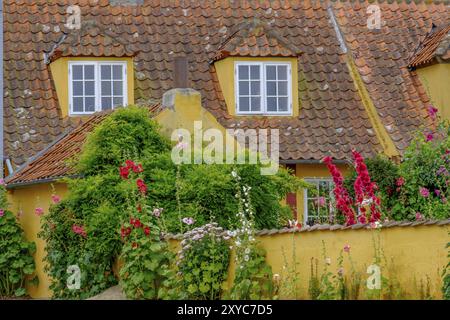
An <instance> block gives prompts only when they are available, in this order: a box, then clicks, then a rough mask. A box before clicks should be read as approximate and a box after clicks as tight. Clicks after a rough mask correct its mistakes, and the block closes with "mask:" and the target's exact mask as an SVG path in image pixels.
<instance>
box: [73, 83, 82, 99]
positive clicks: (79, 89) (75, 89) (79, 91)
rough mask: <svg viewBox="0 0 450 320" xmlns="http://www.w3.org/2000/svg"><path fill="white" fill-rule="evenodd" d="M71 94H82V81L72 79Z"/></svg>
mask: <svg viewBox="0 0 450 320" xmlns="http://www.w3.org/2000/svg"><path fill="white" fill-rule="evenodd" d="M72 94H73V95H74V96H82V95H83V81H73V82H72Z"/></svg>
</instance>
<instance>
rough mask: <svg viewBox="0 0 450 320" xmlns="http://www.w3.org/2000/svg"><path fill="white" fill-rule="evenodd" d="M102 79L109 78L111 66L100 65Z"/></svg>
mask: <svg viewBox="0 0 450 320" xmlns="http://www.w3.org/2000/svg"><path fill="white" fill-rule="evenodd" d="M101 74H102V75H101V77H102V80H109V79H111V66H101Z"/></svg>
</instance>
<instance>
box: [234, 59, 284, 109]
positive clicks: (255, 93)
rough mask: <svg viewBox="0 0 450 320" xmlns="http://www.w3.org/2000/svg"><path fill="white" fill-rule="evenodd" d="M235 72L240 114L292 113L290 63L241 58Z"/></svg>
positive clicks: (237, 106)
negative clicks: (244, 59) (242, 59)
mask: <svg viewBox="0 0 450 320" xmlns="http://www.w3.org/2000/svg"><path fill="white" fill-rule="evenodd" d="M235 75H236V76H235V82H236V83H235V92H236V113H237V114H241V115H245V114H263V115H290V114H292V86H291V64H290V63H282V62H250V61H242V62H241V61H240V62H236V63H235Z"/></svg>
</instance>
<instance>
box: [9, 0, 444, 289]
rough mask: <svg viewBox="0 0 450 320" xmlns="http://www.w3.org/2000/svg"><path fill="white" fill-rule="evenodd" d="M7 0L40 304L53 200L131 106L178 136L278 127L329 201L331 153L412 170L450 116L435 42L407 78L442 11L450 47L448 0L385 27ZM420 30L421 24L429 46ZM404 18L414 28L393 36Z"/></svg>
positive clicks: (263, 12) (231, 9)
mask: <svg viewBox="0 0 450 320" xmlns="http://www.w3.org/2000/svg"><path fill="white" fill-rule="evenodd" d="M5 2H6V4H5V7H4V15H5V17H6V18H5V49H4V50H5V61H4V63H5V96H4V108H5V121H4V130H3V132H4V141H5V148H4V159H5V167H7V169H8V170H7V172H6V173H7V175H8V177H7V180H6V181H7V184H8V185H7V187H8V189H9V191H10V192H9V195H10V200H11V203H12V209H13V211H14V212H16V213H17V214H18V216H20V221H21V223H22V225H23V227H24V229H25V233H26V235H27V237H28V238H29V239H30V240H33V241H36V243H37V253H36V261H37V262H38V263H37V273H38V276H39V279H40V285H39V286H38V287H33V288H30V290H29V292H30V294H31V295H32V296H33V297H49V296H50V295H51V293H50V292H49V290H48V284H49V280H48V278H47V277H46V275H45V273H44V271H43V265H42V263H41V261H42V257H43V256H44V254H45V252H44V244H43V243H42V241H41V240H39V239H38V238H37V232H38V230H39V228H40V221H39V219H38V217H36V216H35V215H34V209H35V208H36V207H42V208H43V209H44V211H45V210H47V209H48V206H49V203H50V201H51V200H50V198H51V195H52V194H53V193H56V194H58V195H60V196H64V194H65V193H66V192H67V188H66V186H65V184H64V183H62V182H61V181H60V180H61V178H63V177H67V176H70V175H72V174H75V173H74V172H72V171H71V168H70V166H69V165H68V162H67V161H68V160H69V159H70V158H71V157H72V156H73V155H75V154H77V153H78V152H79V151H80V149H81V147H82V145H83V142H84V140H85V138H86V135H87V134H88V133H89V132H90V131H91V130H92V129H93V128H94V127H95V125H96V124H98V123H99V122H100V121H101V120H102V119H103V118H104V117H105V116H107V114H108V113H109V112H110V110H113V109H114V108H115V107H117V106H126V105H129V104H138V105H143V106H147V107H149V108H150V110H151V112H152V115H153V116H154V117H155V119H156V120H157V121H158V122H160V123H161V125H162V127H163V131H164V132H165V133H166V134H168V135H170V134H171V132H172V131H173V130H174V129H178V128H185V129H188V130H190V131H192V130H193V128H194V121H201V122H202V124H203V128H204V129H208V128H215V129H219V130H220V131H221V132H224V133H225V132H227V133H226V134H229V132H230V131H229V130H232V131H235V130H239V129H240V130H255V131H257V132H259V131H260V130H269V131H270V132H274V131H271V130H276V131H277V134H278V137H279V140H278V142H279V157H278V160H279V162H280V164H281V165H283V166H287V167H289V168H291V169H292V170H293V172H294V174H296V175H297V176H299V177H301V178H304V179H306V180H307V181H309V182H311V183H312V184H315V185H316V186H317V188H318V190H319V191H320V192H321V193H322V194H328V195H329V194H330V192H331V188H332V181H331V179H330V176H329V173H328V171H327V169H326V167H325V166H324V165H323V164H322V163H321V159H322V158H323V157H325V156H331V157H333V160H334V162H335V163H336V164H338V166H339V167H340V169H341V170H343V171H344V172H346V171H347V170H348V165H349V163H350V161H351V150H352V149H356V150H357V151H359V152H361V154H362V155H363V156H364V157H373V156H375V155H377V154H385V155H386V156H388V157H391V158H394V159H399V158H401V156H402V153H403V151H404V150H405V148H406V147H407V146H408V143H409V141H410V140H411V137H412V133H413V132H414V131H415V130H416V129H417V128H418V127H419V126H421V125H427V124H429V121H430V119H429V117H428V115H427V112H426V108H427V106H428V104H429V103H430V102H433V103H435V104H436V105H437V106H438V107H439V108H440V110H441V113H442V114H443V115H444V116H446V117H447V116H448V110H447V109H445V108H446V107H447V105H450V96H449V95H448V91H449V90H446V87H445V86H446V85H447V87H448V81H449V73H448V71H449V69H448V68H449V64H448V63H447V64H446V63H444V62H448V58H449V55H448V50H447V51H446V52H443V53H442V52H441V51H442V50H443V49H442V50H440V51H439V50H437V49H436V47H435V49H436V50H432V51H433V52H438V51H439V53H436V54H435V56H433V58H432V59H435V58H436V59H437V60H436V61H439V63H437V64H434V65H431V66H426V67H423V68H419V65H417V66H416V67H417V70H410V69H408V67H407V66H408V64H409V63H410V60H411V56H412V55H413V54H414V52H412V51H413V50H414V48H411V52H405V48H409V45H410V43H411V42H412V41H415V42H416V43H417V44H420V46H421V48H428V45H427V43H428V42H429V41H428V42H427V40H426V39H428V37H429V35H428V33H429V29H430V28H431V26H430V25H429V22H428V21H429V19H428V18H429V16H430V15H433V17H434V18H435V20H436V22H439V23H441V24H443V26H440V28H447V29H445V30H447V31H446V32H444V31H441V32H440V33H439V35H440V37H439V39H437V38H436V39H437V40H436V39H435V40H434V42H432V43H438V45H437V46H438V47H439V48H440V45H439V44H440V43H441V42H443V41H448V21H447V14H448V12H447V9H446V7H445V5H444V4H434V3H430V4H425V3H423V4H421V6H420V7H419V6H417V7H416V6H414V7H412V8H411V9H410V10H407V11H405V10H404V5H405V4H401V5H399V4H397V3H388V2H385V1H384V2H382V3H379V4H378V5H379V6H380V8H381V12H391V13H398V14H392V15H386V16H383V19H384V21H385V22H386V23H385V25H382V26H380V28H379V29H381V30H379V29H378V30H372V29H370V28H366V21H367V17H366V10H365V7H367V6H368V5H369V3H361V4H360V5H359V6H363V7H364V10H359V8H358V6H356V7H355V6H354V5H353V4H352V3H351V2H349V1H342V2H341V1H331V2H329V3H328V2H327V1H324V2H317V3H314V4H313V5H312V4H311V3H310V2H309V1H304V2H303V1H302V2H296V3H295V4H294V3H291V4H289V3H287V4H286V5H283V6H281V5H280V4H279V3H278V2H272V1H266V2H263V1H256V0H255V1H250V2H251V9H249V8H248V5H247V4H246V3H244V2H242V3H241V2H238V3H235V4H233V5H232V4H230V3H229V2H228V1H223V2H220V3H218V4H217V5H216V6H213V5H209V4H208V3H209V2H205V4H203V5H201V8H200V7H199V6H198V5H195V4H193V3H192V4H186V5H185V7H183V8H181V7H179V6H176V5H175V4H172V3H170V4H169V3H167V4H164V5H163V4H159V3H158V2H157V1H156V2H155V3H153V2H152V3H151V4H150V2H151V1H149V2H145V3H144V4H134V5H129V3H130V1H124V3H122V4H121V5H113V4H112V3H111V5H110V3H109V1H108V0H101V1H95V2H93V1H91V2H87V1H83V2H81V1H80V3H79V4H78V6H79V9H80V10H79V14H80V16H79V17H78V18H79V19H77V17H76V16H74V17H72V18H73V19H68V18H67V16H66V7H67V6H68V5H69V1H59V2H58V3H45V4H42V5H41V6H42V7H43V8H41V10H37V9H36V8H34V4H31V3H30V2H22V3H19V4H16V3H14V1H13V0H7V1H5ZM120 2H121V1H119V0H116V1H114V3H115V4H116V3H120ZM131 2H132V1H131ZM127 3H128V4H127ZM70 4H72V2H71V3H70ZM43 10H44V11H45V12H51V13H52V14H51V19H50V18H48V17H47V16H42V15H41V12H42V11H43ZM16 12H21V17H22V18H23V19H22V20H21V23H20V24H17V23H15V21H16V20H15V18H14V17H15V15H16ZM74 14H75V15H76V14H78V13H76V12H75V13H74ZM349 17H350V18H349ZM399 17H400V18H399ZM411 19H413V20H415V21H420V23H419V24H418V25H417V26H416V27H414V28H415V32H414V33H413V35H412V33H411V32H410V27H408V25H409V24H407V22H408V21H410V20H411ZM68 21H72V24H70V23H69V22H68ZM396 23H398V24H400V26H401V27H395V28H390V26H392V25H395V24H396ZM445 23H447V25H445ZM361 26H364V27H361ZM439 30H441V29H439ZM442 30H444V29H442ZM18 34H20V36H18ZM427 35H428V36H427ZM424 39H425V42H423V41H424ZM422 42H423V43H422ZM446 43H448V42H446ZM447 48H448V46H447ZM422 50H427V49H422ZM425 89H426V90H425ZM447 89H448V88H447ZM315 200H316V199H314V198H312V197H310V196H308V194H307V192H306V191H304V192H299V193H297V194H290V195H287V202H288V203H289V205H290V206H291V207H292V209H293V215H295V217H296V218H297V219H298V220H299V221H301V222H302V223H305V224H312V223H315V222H317V221H321V219H322V218H323V217H325V218H326V216H327V212H324V213H323V214H322V215H321V214H320V213H319V215H317V216H314V214H313V213H312V212H309V210H308V208H309V206H308V205H309V204H310V203H312V202H314V201H315Z"/></svg>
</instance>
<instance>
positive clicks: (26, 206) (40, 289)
mask: <svg viewBox="0 0 450 320" xmlns="http://www.w3.org/2000/svg"><path fill="white" fill-rule="evenodd" d="M53 187H54V193H55V194H57V195H59V196H61V197H64V195H65V194H66V193H67V186H66V185H65V184H62V183H54V184H53ZM52 194H53V191H52V185H51V184H49V183H45V184H35V185H31V186H26V187H18V188H16V189H12V190H9V192H8V200H9V203H10V204H11V207H10V209H11V210H12V212H14V213H15V214H18V215H19V221H20V224H21V225H22V228H23V229H24V232H25V236H26V238H27V239H28V240H29V241H34V242H35V243H36V253H35V257H34V260H35V263H36V274H37V277H38V279H39V284H38V285H37V286H29V287H28V288H27V290H28V293H29V294H30V296H31V297H33V298H49V297H50V296H51V291H50V289H49V286H50V279H49V277H48V276H47V274H46V273H45V272H44V263H43V260H42V259H43V258H44V256H45V242H44V241H43V240H41V239H39V238H38V236H37V234H38V232H39V231H40V229H41V220H40V217H38V216H37V215H36V214H35V212H34V211H35V209H36V208H38V207H40V208H42V209H44V214H46V213H47V212H48V208H49V206H50V204H51V196H52Z"/></svg>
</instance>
